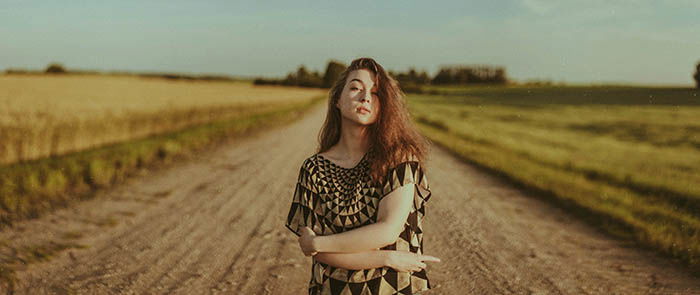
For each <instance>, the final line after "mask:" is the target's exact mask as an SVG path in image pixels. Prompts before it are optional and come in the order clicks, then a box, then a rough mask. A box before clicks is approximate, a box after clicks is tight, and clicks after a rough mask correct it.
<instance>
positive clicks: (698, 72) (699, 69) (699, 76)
mask: <svg viewBox="0 0 700 295" xmlns="http://www.w3.org/2000/svg"><path fill="white" fill-rule="evenodd" d="M693 78H695V85H696V86H697V88H698V89H700V62H698V64H697V65H696V66H695V75H694V76H693Z"/></svg>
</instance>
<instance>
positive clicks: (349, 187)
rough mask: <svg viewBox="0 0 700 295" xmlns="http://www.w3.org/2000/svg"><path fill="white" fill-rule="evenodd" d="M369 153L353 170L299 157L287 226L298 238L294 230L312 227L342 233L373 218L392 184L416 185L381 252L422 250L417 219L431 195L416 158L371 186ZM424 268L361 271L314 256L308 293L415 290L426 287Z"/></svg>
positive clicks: (352, 294) (378, 293)
mask: <svg viewBox="0 0 700 295" xmlns="http://www.w3.org/2000/svg"><path fill="white" fill-rule="evenodd" d="M371 154H372V152H371V151H370V152H368V153H366V154H365V155H364V157H363V158H362V160H361V161H360V162H359V163H358V164H357V165H356V166H355V167H353V168H344V167H340V166H338V165H336V164H334V163H333V162H331V161H330V160H328V159H326V158H324V157H323V156H321V155H319V154H314V155H313V156H311V157H309V158H307V159H305V160H304V162H303V163H302V165H301V169H300V170H299V177H298V181H297V184H296V189H295V192H294V197H293V200H292V203H291V208H290V210H289V215H288V217H287V221H286V224H285V225H286V227H287V228H288V229H290V230H291V231H292V232H294V233H295V234H296V235H297V236H300V235H301V234H300V231H299V229H300V228H301V227H304V226H308V227H309V228H311V229H312V230H313V231H314V232H315V233H316V234H317V235H331V234H336V233H341V232H344V231H347V230H351V229H353V228H357V227H361V226H363V225H367V224H371V223H375V222H376V221H377V213H378V210H377V208H378V205H379V202H380V201H381V200H382V198H383V197H384V196H386V195H388V194H389V193H390V192H391V191H393V190H395V189H396V188H398V187H400V186H402V185H405V184H409V183H411V184H413V185H415V193H414V197H413V206H412V209H411V213H410V215H409V216H408V218H407V220H406V223H405V225H404V230H403V232H402V233H401V234H400V235H399V238H398V240H397V241H396V242H394V243H393V244H390V245H387V246H384V247H383V248H381V249H382V250H404V251H411V252H414V253H418V254H423V231H422V227H421V224H422V221H423V216H424V214H425V207H424V205H425V203H426V202H427V201H428V199H429V198H430V196H431V192H430V188H429V186H428V180H427V178H426V176H425V175H424V174H423V170H422V168H421V166H420V163H419V162H418V161H414V160H413V159H415V158H412V160H410V161H406V162H403V163H400V164H399V165H396V166H395V167H393V168H392V169H390V170H389V171H388V172H387V174H386V176H385V177H384V179H383V181H382V182H381V183H380V184H378V185H372V183H371V181H370V176H369V167H370V160H368V159H371V158H372V157H371ZM430 288H431V287H430V282H429V280H428V277H427V274H426V271H425V269H423V270H421V271H419V272H398V271H396V270H394V269H393V268H390V267H386V266H385V267H380V268H374V269H365V270H348V269H343V268H337V267H334V266H331V265H328V264H325V263H323V262H320V261H316V260H315V259H313V263H312V266H311V279H310V281H309V294H333V295H335V294H343V295H344V294H348V295H355V294H371V295H384V294H419V292H420V291H424V290H428V289H430Z"/></svg>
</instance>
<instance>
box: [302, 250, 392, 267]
mask: <svg viewBox="0 0 700 295" xmlns="http://www.w3.org/2000/svg"><path fill="white" fill-rule="evenodd" d="M386 252H387V251H385V250H369V251H362V252H355V253H333V252H320V253H318V254H316V255H314V259H316V260H318V261H321V262H323V263H325V264H328V265H331V266H335V267H339V268H344V269H352V270H361V269H371V268H379V267H382V266H386V264H387V254H386Z"/></svg>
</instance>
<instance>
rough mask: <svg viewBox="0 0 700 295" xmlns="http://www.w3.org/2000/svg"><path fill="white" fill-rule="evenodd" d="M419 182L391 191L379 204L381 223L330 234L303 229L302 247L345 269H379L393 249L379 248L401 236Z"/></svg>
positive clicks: (317, 257)
mask: <svg viewBox="0 0 700 295" xmlns="http://www.w3.org/2000/svg"><path fill="white" fill-rule="evenodd" d="M414 192H415V185H414V184H413V183H407V184H405V185H403V186H400V187H398V188H396V189H395V190H393V191H392V192H390V193H389V194H387V195H386V196H385V197H384V198H382V200H381V201H380V203H379V208H378V212H377V222H376V223H373V224H368V225H365V226H362V227H359V228H356V229H353V230H349V231H345V232H342V233H338V234H333V235H327V236H316V235H315V234H314V233H313V231H312V230H311V229H309V228H308V227H307V228H303V229H302V231H301V232H302V234H301V236H300V237H299V246H300V247H301V249H302V252H304V254H305V255H307V256H309V255H313V256H314V258H315V259H316V260H318V261H321V262H323V263H326V264H328V265H332V266H335V267H340V268H345V269H354V270H359V269H369V268H378V267H382V266H385V265H386V264H387V259H388V253H387V252H391V250H379V248H381V247H384V246H386V245H390V244H392V243H394V242H396V240H397V239H398V237H399V235H400V234H401V232H402V231H403V229H404V224H405V223H406V219H408V215H409V214H410V212H411V207H412V205H413V194H414Z"/></svg>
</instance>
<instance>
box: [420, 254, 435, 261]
mask: <svg viewBox="0 0 700 295" xmlns="http://www.w3.org/2000/svg"><path fill="white" fill-rule="evenodd" d="M419 258H420V260H421V261H430V262H440V258H437V257H435V256H430V255H420V257H419Z"/></svg>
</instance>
